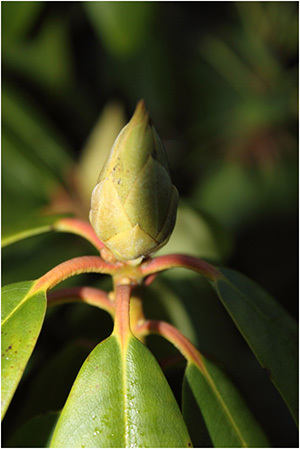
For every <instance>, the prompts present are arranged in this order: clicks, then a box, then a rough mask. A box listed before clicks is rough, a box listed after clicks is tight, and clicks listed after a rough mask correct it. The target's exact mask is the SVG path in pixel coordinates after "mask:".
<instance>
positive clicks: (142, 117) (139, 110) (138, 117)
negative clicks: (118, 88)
mask: <svg viewBox="0 0 300 449" xmlns="http://www.w3.org/2000/svg"><path fill="white" fill-rule="evenodd" d="M130 121H131V124H137V123H140V122H145V123H148V122H149V114H148V111H147V108H146V103H145V100H144V99H143V98H142V99H141V100H140V101H138V103H137V105H136V108H135V111H134V114H133V116H132V118H131V120H130Z"/></svg>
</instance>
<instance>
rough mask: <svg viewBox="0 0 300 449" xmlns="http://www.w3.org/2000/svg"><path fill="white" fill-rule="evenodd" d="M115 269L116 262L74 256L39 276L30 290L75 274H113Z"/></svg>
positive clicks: (46, 288)
mask: <svg viewBox="0 0 300 449" xmlns="http://www.w3.org/2000/svg"><path fill="white" fill-rule="evenodd" d="M117 270H118V265H117V264H115V265H111V264H108V263H106V262H104V260H102V259H101V258H100V257H98V256H83V257H76V258H74V259H70V260H67V261H66V262H63V263H61V264H60V265H57V267H55V268H53V269H52V270H50V271H48V273H46V274H44V276H42V277H40V278H39V279H38V280H37V281H36V283H35V284H34V286H33V289H32V292H36V291H38V290H48V289H51V288H53V287H55V285H57V284H59V283H60V282H62V281H64V280H65V279H67V278H69V277H71V276H74V275H76V274H81V273H103V274H110V275H113V274H114V273H116V271H117Z"/></svg>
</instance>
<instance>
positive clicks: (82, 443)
mask: <svg viewBox="0 0 300 449" xmlns="http://www.w3.org/2000/svg"><path fill="white" fill-rule="evenodd" d="M190 444H191V443H190V440H189V435H188V433H187V430H186V427H185V424H184V421H183V418H182V416H181V413H180V410H179V407H178V405H177V403H176V401H175V398H174V396H173V394H172V392H171V390H170V387H169V385H168V384H167V381H166V379H165V377H164V375H163V373H162V372H161V370H160V368H159V366H158V364H157V362H156V360H155V359H154V357H153V356H152V354H151V353H150V352H149V350H148V349H147V348H146V347H145V346H144V345H143V344H142V343H141V342H139V341H138V340H136V339H135V338H134V337H130V338H129V341H128V344H127V346H126V349H124V352H123V353H122V351H121V347H120V344H119V341H118V339H117V338H116V336H114V335H113V336H111V337H109V338H108V339H107V340H105V341H104V342H102V343H101V344H99V345H98V346H97V347H96V348H95V349H94V350H93V352H92V353H91V354H90V356H89V357H88V358H87V360H86V362H85V363H84V365H83V367H82V368H81V370H80V372H79V375H78V377H77V379H76V381H75V383H74V386H73V388H72V390H71V393H70V396H69V398H68V400H67V402H66V405H65V407H64V409H63V411H62V413H61V416H60V419H59V421H58V424H57V428H56V430H55V432H54V436H53V440H52V442H51V447H187V446H189V445H190Z"/></svg>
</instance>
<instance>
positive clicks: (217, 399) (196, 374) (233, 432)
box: [183, 358, 269, 447]
mask: <svg viewBox="0 0 300 449" xmlns="http://www.w3.org/2000/svg"><path fill="white" fill-rule="evenodd" d="M203 362H204V367H203V370H200V369H199V368H198V367H197V366H196V365H195V364H193V363H189V364H188V366H187V368H186V372H185V378H184V385H183V413H184V416H185V418H186V419H187V424H188V426H189V424H190V420H191V416H190V415H189V413H188V411H189V407H190V403H191V400H192V399H193V398H194V399H195V400H196V402H197V404H198V407H199V409H200V410H201V413H202V416H203V418H204V421H205V424H206V427H207V429H208V432H209V435H210V438H211V440H212V443H213V445H214V447H269V443H268V441H267V438H266V436H265V435H264V433H263V431H262V429H261V428H260V426H259V424H258V423H257V422H256V420H255V418H254V417H253V415H252V414H251V412H250V411H249V409H248V407H247V405H246V403H245V402H244V401H243V399H242V397H241V396H240V394H239V393H238V391H237V389H236V388H235V386H234V385H233V384H232V382H231V381H230V380H229V379H228V377H227V376H226V375H225V374H224V372H223V371H222V370H221V369H220V368H218V367H217V366H216V365H215V364H214V363H212V362H211V361H209V360H208V359H205V358H203ZM203 429H204V426H203V422H202V419H201V418H199V431H200V432H202V433H203V434H204V436H205V433H204V430H203ZM194 431H195V430H194ZM200 436H201V435H200ZM206 438H207V437H206ZM202 444H203V443H202Z"/></svg>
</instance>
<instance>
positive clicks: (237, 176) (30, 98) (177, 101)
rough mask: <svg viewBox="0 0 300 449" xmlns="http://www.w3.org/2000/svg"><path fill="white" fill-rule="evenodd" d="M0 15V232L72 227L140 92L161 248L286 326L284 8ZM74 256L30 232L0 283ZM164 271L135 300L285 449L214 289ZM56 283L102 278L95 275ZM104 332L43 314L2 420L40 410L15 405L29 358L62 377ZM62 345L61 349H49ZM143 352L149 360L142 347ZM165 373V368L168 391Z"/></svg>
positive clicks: (289, 268)
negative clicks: (195, 264)
mask: <svg viewBox="0 0 300 449" xmlns="http://www.w3.org/2000/svg"><path fill="white" fill-rule="evenodd" d="M1 7H2V229H3V230H4V231H5V230H7V229H9V228H10V227H12V226H15V224H16V223H22V222H23V221H24V222H25V221H26V220H28V219H29V220H30V219H31V220H32V219H34V218H32V217H35V216H37V215H38V214H41V213H43V214H45V213H61V212H70V213H72V214H75V215H76V216H78V217H81V218H85V219H87V217H88V210H89V201H90V194H91V190H92V188H93V187H94V185H95V184H96V181H97V177H98V175H99V172H100V170H101V167H102V164H103V162H104V159H105V157H106V155H107V153H108V151H109V149H110V147H111V145H112V143H113V141H114V139H115V138H116V136H117V134H118V133H119V131H120V129H121V128H122V126H124V124H125V123H126V122H127V121H128V119H129V118H130V117H131V115H132V113H133V111H134V108H135V105H136V103H137V101H138V100H139V99H140V98H144V99H145V100H146V104H147V108H148V110H149V112H150V115H151V117H152V119H153V122H154V125H155V127H156V129H157V131H158V133H159V135H160V137H161V138H162V140H163V141H164V144H165V147H166V150H167V153H168V158H169V163H170V169H171V174H172V179H173V182H174V184H175V185H176V187H177V189H178V190H179V193H180V208H179V211H178V219H177V224H176V228H175V232H174V235H173V236H172V238H171V240H170V242H169V243H168V245H167V246H166V247H165V249H164V250H163V251H164V253H171V252H184V253H190V254H193V255H195V256H199V257H202V258H204V259H206V260H208V261H210V262H212V263H214V264H216V265H226V266H229V267H231V268H234V269H236V270H238V271H241V272H243V273H244V274H246V275H247V276H249V277H250V278H252V279H253V280H255V281H256V282H258V283H259V284H261V285H262V286H263V287H264V288H265V289H266V290H268V291H269V292H270V293H271V294H272V295H273V296H274V297H275V298H276V299H277V301H279V302H281V304H282V305H283V306H284V307H285V308H286V309H287V310H288V311H289V313H291V314H292V315H294V316H295V317H298V2H272V1H271V2H72V1H71V2H39V1H34V2H6V1H4V2H2V3H1ZM86 254H94V250H93V248H92V247H91V246H90V245H89V244H88V243H86V242H84V241H82V240H81V239H80V238H79V237H76V236H72V235H59V234H55V235H53V234H51V235H50V234H49V235H48V234H45V235H41V236H37V237H33V238H30V239H28V240H24V241H23V242H19V243H15V244H13V245H11V246H10V247H8V248H5V249H4V250H3V251H2V256H3V263H2V281H3V283H11V282H17V281H21V280H26V279H35V278H37V277H39V276H41V275H42V274H44V273H45V272H46V271H47V270H49V269H51V268H52V267H53V266H54V265H56V264H57V263H60V262H62V261H64V260H66V259H68V258H70V257H76V256H79V255H86ZM172 273H173V272H170V273H169V274H164V275H163V276H162V277H161V280H160V281H157V282H155V283H154V284H153V287H151V290H150V292H149V293H148V294H147V295H146V297H145V308H146V310H147V313H148V315H149V316H152V315H153V316H154V317H155V318H161V317H162V318H165V319H168V320H169V321H171V322H173V323H174V324H176V325H177V326H178V327H179V328H180V329H181V330H182V331H183V332H184V333H185V334H186V335H187V336H188V337H189V338H190V339H191V340H192V341H194V342H195V343H196V344H197V345H198V346H199V347H200V348H202V350H203V351H205V352H207V353H208V354H210V355H212V356H213V357H215V358H216V359H217V360H218V361H219V362H220V363H222V364H223V365H224V367H225V368H226V369H227V371H228V372H229V374H230V375H231V376H232V377H233V378H234V379H235V380H236V382H237V383H238V385H239V387H240V388H241V389H242V390H243V391H244V394H245V396H246V397H247V400H248V401H249V403H250V406H251V407H252V408H253V410H254V412H255V413H257V414H258V415H259V416H260V418H259V419H260V420H261V422H262V424H263V425H264V426H265V427H266V428H267V431H268V434H269V437H271V439H272V444H273V445H274V446H277V447H282V445H283V446H285V447H290V446H293V445H294V444H295V441H296V439H295V438H296V437H295V430H294V428H293V424H292V423H291V422H290V418H289V415H288V413H287V412H286V409H285V406H284V404H282V403H281V399H280V398H279V397H278V395H277V393H276V392H275V391H273V388H272V387H269V385H266V384H265V380H264V378H263V376H262V374H261V372H260V369H259V367H258V366H256V363H257V362H256V361H255V360H254V359H253V357H252V354H251V353H250V351H249V350H248V348H246V347H245V345H244V343H243V341H242V340H241V339H240V337H239V335H238V333H237V331H236V329H235V327H234V326H233V324H232V323H231V320H230V319H229V318H228V317H227V314H226V313H224V310H223V308H222V306H221V305H220V304H219V302H218V300H217V299H216V298H215V295H214V293H213V292H212V291H211V290H210V288H209V287H208V286H207V285H206V283H205V282H203V281H202V280H201V279H200V280H199V277H195V276H194V275H193V274H187V273H185V272H182V273H181V272H176V276H174V273H173V274H172ZM68 282H69V283H76V282H77V283H79V284H80V283H82V282H84V283H87V284H89V285H91V284H94V285H99V286H101V287H102V288H109V285H110V284H109V280H107V279H106V278H104V279H103V281H102V280H101V281H99V279H98V278H97V277H95V275H94V276H93V277H91V276H90V277H88V276H85V277H84V276H79V277H78V280H77V278H76V280H70V281H68ZM175 292H176V295H175ZM148 296H149V298H148V299H147V297H148ZM150 297H152V298H153V297H155V299H154V300H153V299H151V298H150ZM147 307H148V308H147ZM93 322H95V323H97V324H95V327H93V326H92V325H91V323H93ZM99 323H101V326H100V329H99ZM110 330H111V322H110V320H109V319H108V318H106V317H105V318H104V316H103V314H102V312H101V311H96V312H95V311H92V312H91V311H90V308H89V307H87V308H85V306H74V307H73V308H72V309H71V308H70V306H66V307H62V308H61V309H60V310H59V311H58V310H54V309H53V310H50V311H49V316H48V317H47V320H46V323H45V330H43V332H42V335H41V342H40V343H39V345H38V347H37V350H36V351H35V358H34V357H33V361H32V362H31V364H30V365H29V368H28V370H27V377H26V378H25V380H24V381H23V384H24V388H23V390H22V385H21V387H20V389H19V390H18V394H17V395H16V398H15V399H14V401H15V402H14V403H13V404H12V410H13V411H12V412H9V413H10V414H11V416H13V414H14V420H12V418H10V417H9V414H8V418H7V420H8V423H9V420H11V421H16V422H18V420H19V422H21V421H22V420H24V416H30V415H31V414H34V413H36V412H38V411H41V409H39V407H40V406H38V405H37V402H38V401H36V405H35V402H34V400H32V401H31V406H30V407H31V410H30V411H28V407H27V406H26V405H25V406H24V407H23V408H25V410H21V411H20V407H19V404H20V403H21V402H22V403H23V402H25V404H26V401H25V399H26V397H28V393H26V391H28V388H29V387H28V386H30V385H33V382H32V383H30V382H31V378H33V379H36V377H34V376H36V375H37V374H36V373H39V374H38V376H40V372H39V370H37V371H35V370H36V366H38V364H39V363H40V361H41V360H45V359H46V358H47V359H50V358H51V357H52V356H53V358H54V359H55V357H60V358H59V359H55V360H56V362H55V360H54V361H53V362H51V363H52V365H51V367H52V368H51V367H48V368H49V370H50V371H47V369H46V368H45V370H46V371H45V374H44V375H45V376H46V378H47V376H48V379H50V378H51V376H50V375H49V372H51V369H52V370H53V369H54V368H53V366H56V369H57V365H55V363H56V364H59V366H60V367H61V366H62V361H66V359H68V358H67V357H66V356H65V354H66V353H68V354H70V357H69V359H70V360H69V359H68V363H69V365H67V364H66V366H65V367H64V369H65V377H68V376H69V377H70V382H71V380H72V379H73V378H72V376H73V377H74V375H75V374H76V372H77V371H76V370H78V368H79V366H80V363H81V362H82V360H84V357H85V356H86V352H87V351H89V350H90V347H92V346H93V344H96V343H97V342H98V341H99V340H100V339H101V338H103V337H105V336H106V335H108V334H109V332H110ZM49 336H50V337H49ZM74 341H75V343H74ZM62 342H63V344H64V345H65V344H66V347H64V348H63V351H66V353H64V354H62V353H61V354H57V353H56V350H57V345H58V344H59V345H61V344H62ZM149 344H150V346H151V344H152V347H153V352H154V353H155V352H156V351H157V355H158V357H160V356H164V353H163V351H164V348H163V347H161V345H156V341H155V338H153V342H152V343H151V342H150V343H149ZM68 345H69V346H70V345H71V346H72V348H71V350H70V348H69V346H68ZM74 345H75V346H76V348H77V350H78V351H81V352H82V353H83V355H82V360H81V358H78V354H77V352H76V350H75V349H74ZM158 346H159V347H158ZM170 350H171V349H170V348H169V347H167V348H166V352H168V351H170ZM45 351H46V354H47V355H46V356H45ZM47 351H48V352H47ZM160 351H161V352H162V354H160ZM50 356H51V357H50ZM72 357H73V358H72ZM58 360H60V362H58ZM74 360H76V362H75V363H74ZM66 363H67V362H66ZM77 365H78V366H77ZM237 365H242V367H240V368H238V367H237ZM70 366H72V367H73V368H72V369H71V370H70ZM61 369H63V368H61ZM66 373H68V375H66ZM62 377H64V375H63V376H62ZM174 379H177V376H176V375H175V376H174ZM174 379H173V380H172V373H171V374H170V383H171V384H172V387H173V388H174V390H176V388H179V386H176V380H174ZM172 382H173V383H172ZM41 385H42V384H41ZM25 387H26V388H25ZM56 387H57V386H56ZM34 388H35V387H32V389H33V390H32V392H31V393H30V397H35V398H36V399H38V398H40V395H41V392H40V390H43V387H40V390H38V391H35V392H34ZM68 388H69V384H68V385H62V386H61V389H62V390H64V389H65V390H64V391H68ZM26 394H27V396H26ZM18 395H19V396H18ZM262 396H263V399H261V397H262ZM24 398H25V399H24ZM57 400H58V399H57ZM48 401H50V402H49V403H47V399H44V400H43V402H44V408H45V407H46V408H47V407H48V409H53V408H55V407H59V406H61V405H62V404H59V402H55V399H54V397H53V394H52V395H51V398H50V397H49V398H48ZM51 401H54V404H52V403H51ZM45 403H46V404H48V405H45ZM26 407H27V410H26ZM30 407H29V408H30ZM35 407H36V408H35ZM16 410H18V413H17V412H16ZM16 413H17V415H16ZM16 416H18V419H16ZM11 425H12V424H11ZM8 427H9V426H8Z"/></svg>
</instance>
